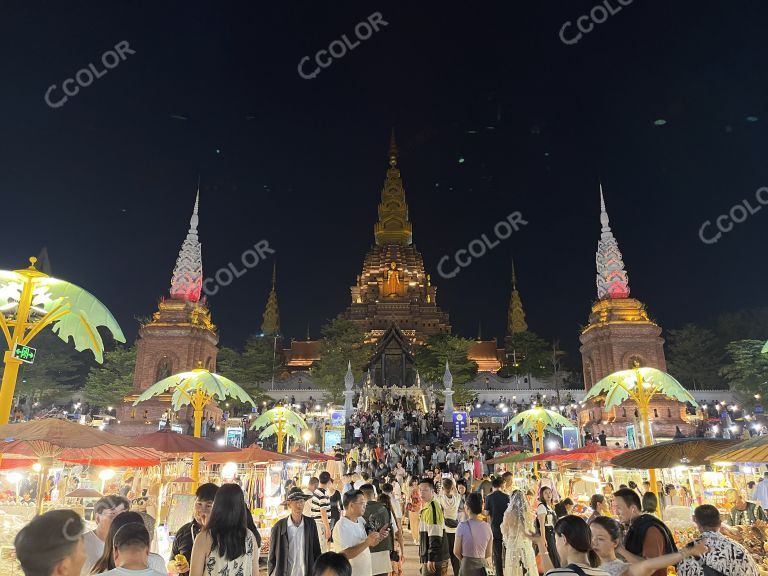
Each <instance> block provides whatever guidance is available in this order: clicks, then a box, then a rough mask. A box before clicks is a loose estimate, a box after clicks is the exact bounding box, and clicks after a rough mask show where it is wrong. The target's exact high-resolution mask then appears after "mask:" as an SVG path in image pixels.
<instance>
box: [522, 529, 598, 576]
mask: <svg viewBox="0 0 768 576" xmlns="http://www.w3.org/2000/svg"><path fill="white" fill-rule="evenodd" d="M554 532H555V547H556V550H552V549H550V548H549V546H548V542H547V540H546V538H544V537H543V536H541V535H530V536H529V537H530V538H531V539H532V540H534V542H536V544H537V545H538V546H539V552H540V553H541V565H542V567H543V569H544V573H545V576H609V575H608V572H606V571H605V570H601V569H600V568H598V566H600V558H599V556H598V555H597V552H595V551H594V550H592V534H591V532H590V531H589V526H587V523H586V521H585V520H584V519H583V518H581V517H579V516H563V517H562V518H560V520H558V521H557V524H555V530H554ZM553 552H555V554H557V556H558V557H559V558H560V562H561V565H560V567H556V566H554V563H553V562H552V553H553Z"/></svg>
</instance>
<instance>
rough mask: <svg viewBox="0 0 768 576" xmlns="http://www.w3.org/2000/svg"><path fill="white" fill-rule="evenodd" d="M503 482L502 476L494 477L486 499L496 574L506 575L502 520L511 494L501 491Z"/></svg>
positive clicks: (497, 575)
mask: <svg viewBox="0 0 768 576" xmlns="http://www.w3.org/2000/svg"><path fill="white" fill-rule="evenodd" d="M503 483H504V481H503V480H502V479H501V478H494V479H493V482H491V487H492V490H493V492H491V493H490V494H489V495H488V497H487V498H486V499H485V512H486V514H487V515H488V521H489V522H490V523H491V533H492V534H493V565H494V566H495V568H496V576H504V547H503V542H504V537H503V536H502V535H501V522H502V521H503V520H504V512H506V510H507V505H508V504H509V496H508V495H507V494H505V493H504V492H502V491H501V486H502V484H503Z"/></svg>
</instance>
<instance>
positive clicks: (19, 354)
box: [13, 344, 37, 364]
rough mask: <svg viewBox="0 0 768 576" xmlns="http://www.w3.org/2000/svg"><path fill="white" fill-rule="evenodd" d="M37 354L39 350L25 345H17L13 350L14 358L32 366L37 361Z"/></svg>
mask: <svg viewBox="0 0 768 576" xmlns="http://www.w3.org/2000/svg"><path fill="white" fill-rule="evenodd" d="M36 354H37V348H32V347H31V346H24V345H23V344H16V346H15V347H14V348H13V357H14V358H18V359H19V360H21V361H22V362H26V363H28V364H32V363H33V362H34V361H35V355H36Z"/></svg>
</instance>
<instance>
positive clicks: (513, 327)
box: [507, 260, 528, 336]
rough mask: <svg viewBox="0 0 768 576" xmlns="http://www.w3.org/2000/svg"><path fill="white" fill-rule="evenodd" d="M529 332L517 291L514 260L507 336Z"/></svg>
mask: <svg viewBox="0 0 768 576" xmlns="http://www.w3.org/2000/svg"><path fill="white" fill-rule="evenodd" d="M527 330H528V324H526V322H525V311H524V310H523V301H522V300H521V299H520V292H518V291H517V275H516V274H515V261H514V260H512V296H511V297H510V299H509V311H508V312H507V334H508V335H509V336H512V335H513V334H517V333H518V332H525V331H527Z"/></svg>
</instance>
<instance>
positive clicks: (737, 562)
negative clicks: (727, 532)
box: [677, 504, 759, 576]
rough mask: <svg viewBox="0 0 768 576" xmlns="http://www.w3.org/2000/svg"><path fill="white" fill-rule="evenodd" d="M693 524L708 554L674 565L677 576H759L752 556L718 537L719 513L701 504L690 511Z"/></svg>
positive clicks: (723, 538) (720, 535)
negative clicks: (715, 575)
mask: <svg viewBox="0 0 768 576" xmlns="http://www.w3.org/2000/svg"><path fill="white" fill-rule="evenodd" d="M693 521H694V522H695V523H696V526H697V527H698V529H699V533H700V534H701V540H702V542H704V544H706V545H707V549H708V550H707V552H706V553H704V554H703V555H702V556H701V558H686V559H685V560H683V561H682V562H680V564H678V565H677V575H678V576H704V575H705V574H712V573H715V574H722V575H723V576H758V573H759V571H758V567H757V563H756V562H755V560H754V558H752V555H751V554H750V553H749V552H748V551H747V550H746V549H745V548H744V547H743V546H742V545H741V544H738V543H736V542H734V541H733V540H729V539H728V538H726V537H725V536H723V535H722V534H721V533H720V512H719V511H718V509H717V508H715V507H714V506H712V505H711V504H702V505H701V506H698V507H697V508H696V509H695V510H694V511H693Z"/></svg>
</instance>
